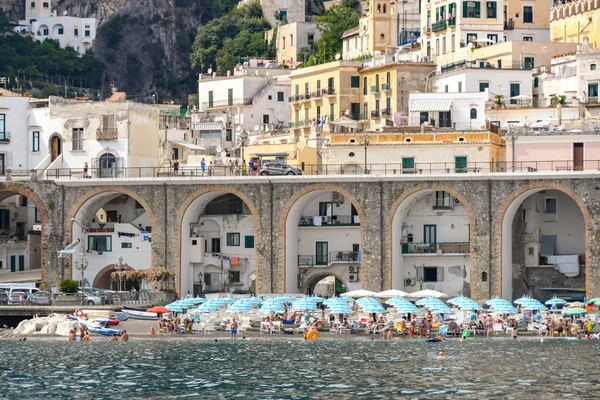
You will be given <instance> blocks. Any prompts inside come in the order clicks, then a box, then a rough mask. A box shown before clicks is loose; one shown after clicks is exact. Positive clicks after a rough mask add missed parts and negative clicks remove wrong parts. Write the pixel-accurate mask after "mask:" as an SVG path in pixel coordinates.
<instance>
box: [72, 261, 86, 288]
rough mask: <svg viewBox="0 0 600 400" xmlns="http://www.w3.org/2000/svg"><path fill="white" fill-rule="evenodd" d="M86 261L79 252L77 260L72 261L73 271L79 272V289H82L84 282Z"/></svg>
mask: <svg viewBox="0 0 600 400" xmlns="http://www.w3.org/2000/svg"><path fill="white" fill-rule="evenodd" d="M88 264H89V262H88V260H87V259H86V258H85V253H84V252H81V253H80V254H79V260H75V261H73V265H74V266H75V269H77V270H79V271H81V283H80V284H79V287H81V288H82V289H83V284H84V282H85V276H84V275H85V270H86V269H87V267H88Z"/></svg>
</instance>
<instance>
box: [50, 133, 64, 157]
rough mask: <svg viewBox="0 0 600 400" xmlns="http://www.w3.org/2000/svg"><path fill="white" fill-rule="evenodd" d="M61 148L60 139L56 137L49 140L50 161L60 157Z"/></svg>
mask: <svg viewBox="0 0 600 400" xmlns="http://www.w3.org/2000/svg"><path fill="white" fill-rule="evenodd" d="M61 147H62V146H61V143H60V138H59V137H58V136H53V137H52V139H51V140H50V156H51V158H52V161H54V160H56V158H57V157H58V156H60V154H61V152H62V148H61Z"/></svg>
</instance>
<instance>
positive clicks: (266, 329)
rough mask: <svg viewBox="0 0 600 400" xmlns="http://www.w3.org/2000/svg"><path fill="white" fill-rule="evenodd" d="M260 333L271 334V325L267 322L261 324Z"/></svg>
mask: <svg viewBox="0 0 600 400" xmlns="http://www.w3.org/2000/svg"><path fill="white" fill-rule="evenodd" d="M260 333H271V325H270V324H269V323H268V322H261V323H260Z"/></svg>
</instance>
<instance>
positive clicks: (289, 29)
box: [266, 22, 321, 66]
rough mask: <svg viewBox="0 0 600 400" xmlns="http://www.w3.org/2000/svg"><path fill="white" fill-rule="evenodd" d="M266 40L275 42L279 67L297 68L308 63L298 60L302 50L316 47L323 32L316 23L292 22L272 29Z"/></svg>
mask: <svg viewBox="0 0 600 400" xmlns="http://www.w3.org/2000/svg"><path fill="white" fill-rule="evenodd" d="M275 34H277V36H276V37H274V35H275ZM266 38H267V41H268V42H271V41H272V40H275V47H276V48H277V64H278V65H288V66H296V65H299V63H304V62H306V60H303V59H298V53H299V52H300V50H302V49H304V48H311V47H312V46H316V43H317V41H318V40H319V39H320V38H321V31H320V30H319V29H317V24H316V23H314V22H292V23H289V24H285V25H278V26H277V27H276V28H273V29H271V30H270V31H268V32H267V33H266Z"/></svg>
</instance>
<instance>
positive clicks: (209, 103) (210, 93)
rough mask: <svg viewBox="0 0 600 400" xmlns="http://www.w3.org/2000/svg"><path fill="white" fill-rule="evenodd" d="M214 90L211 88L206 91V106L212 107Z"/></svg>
mask: <svg viewBox="0 0 600 400" xmlns="http://www.w3.org/2000/svg"><path fill="white" fill-rule="evenodd" d="M213 99H214V92H213V91H212V90H209V91H208V106H209V107H213V103H214V100H213Z"/></svg>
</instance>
